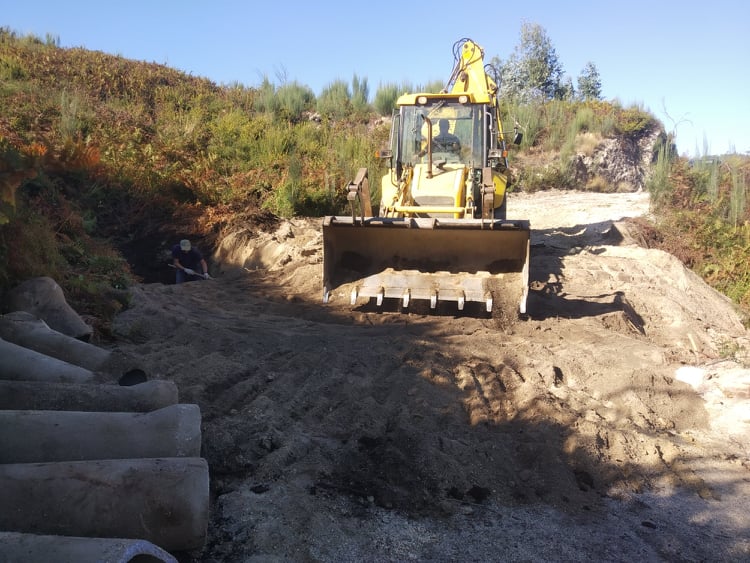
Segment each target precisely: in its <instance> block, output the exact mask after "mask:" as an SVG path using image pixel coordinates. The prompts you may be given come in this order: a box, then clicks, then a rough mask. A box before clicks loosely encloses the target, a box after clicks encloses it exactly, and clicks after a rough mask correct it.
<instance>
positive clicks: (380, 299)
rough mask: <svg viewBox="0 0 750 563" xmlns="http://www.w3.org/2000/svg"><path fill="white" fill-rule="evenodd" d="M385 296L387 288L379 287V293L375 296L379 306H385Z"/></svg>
mask: <svg viewBox="0 0 750 563" xmlns="http://www.w3.org/2000/svg"><path fill="white" fill-rule="evenodd" d="M383 297H385V289H383V288H382V287H381V288H380V289H378V294H377V295H376V296H375V298H376V299H377V303H378V307H382V306H383Z"/></svg>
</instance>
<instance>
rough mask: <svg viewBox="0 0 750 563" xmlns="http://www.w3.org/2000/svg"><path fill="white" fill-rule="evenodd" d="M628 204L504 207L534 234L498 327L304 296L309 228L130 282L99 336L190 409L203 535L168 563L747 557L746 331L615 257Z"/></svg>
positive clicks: (317, 246) (603, 200)
mask: <svg viewBox="0 0 750 563" xmlns="http://www.w3.org/2000/svg"><path fill="white" fill-rule="evenodd" d="M647 212H648V200H647V196H645V195H644V194H589V193H573V194H571V193H564V192H559V193H558V192H549V193H541V194H533V195H518V196H515V197H514V198H513V200H511V203H510V212H509V217H510V218H523V219H530V220H531V225H532V229H534V230H533V235H532V259H531V260H532V262H531V278H532V284H531V294H530V297H529V318H527V319H524V320H520V321H518V322H515V323H513V324H509V323H498V322H497V320H496V319H492V318H476V317H472V316H468V315H457V314H453V313H452V312H450V311H441V312H439V313H437V314H432V315H430V314H424V315H423V314H413V313H412V314H399V313H388V312H377V311H371V310H370V309H369V308H367V307H357V308H355V309H351V308H350V307H349V306H348V305H346V304H345V303H346V300H345V299H334V302H333V303H331V304H329V305H323V304H322V303H321V297H322V287H321V267H322V265H321V263H322V239H321V231H320V225H321V222H320V220H295V221H289V222H283V223H281V224H280V226H279V228H278V229H276V230H275V231H273V232H270V233H264V232H260V231H251V230H247V231H244V232H240V231H238V232H236V233H233V234H232V235H231V236H229V237H227V238H225V239H224V241H223V243H222V244H221V246H220V247H219V249H218V250H217V252H216V254H215V256H214V257H213V263H212V269H213V271H214V273H215V274H216V279H215V280H214V281H204V282H196V283H189V284H183V285H180V286H175V285H162V284H147V285H142V286H139V287H137V288H135V290H134V291H133V298H132V305H131V307H130V308H129V309H128V310H127V311H125V312H123V313H122V314H120V315H119V316H118V318H117V319H116V321H115V332H116V334H117V336H118V338H119V342H118V344H117V346H118V347H119V348H121V349H123V350H125V351H128V352H132V353H136V354H138V355H140V356H141V357H142V358H143V359H144V362H145V363H146V364H147V367H148V368H149V370H150V371H151V373H152V375H153V376H155V377H156V376H158V377H162V378H168V379H172V380H174V381H175V382H177V384H178V386H179V389H180V400H181V401H182V402H195V403H197V404H198V405H200V407H201V411H202V414H203V455H204V456H205V457H206V458H207V459H208V461H209V463H210V466H211V473H212V492H213V503H212V518H211V521H212V524H211V529H210V531H209V537H210V540H209V543H208V545H207V546H206V549H205V550H204V551H203V552H202V553H199V554H185V555H184V559H185V560H191V559H194V560H200V561H404V560H420V561H473V560H476V561H491V560H519V559H521V560H568V561H570V560H600V561H601V560H608V561H633V560H639V561H658V560H680V561H693V560H695V561H698V560H738V559H742V558H748V557H750V539H749V538H750V517H748V515H747V510H746V506H747V502H748V499H749V498H750V496H749V495H750V461H749V455H750V432H749V430H750V428H748V427H749V426H750V414H748V413H749V411H750V407H748V404H749V402H750V400H749V399H748V385H750V372H749V370H748V369H746V368H743V367H742V363H741V361H745V362H747V361H748V360H747V358H744V359H743V358H741V357H740V356H739V355H738V353H741V352H742V351H746V350H748V345H749V344H750V340H749V339H748V333H747V332H746V331H745V329H744V328H743V326H742V324H741V322H740V321H739V318H738V315H737V313H736V312H735V310H734V308H733V307H732V305H731V304H730V303H729V302H728V301H727V300H726V299H725V298H723V297H722V296H720V295H719V294H717V293H716V292H714V291H713V290H711V289H710V288H708V287H707V286H706V285H705V284H704V283H703V282H702V281H701V280H700V279H698V278H697V277H696V276H695V275H693V274H692V273H691V272H689V271H687V270H686V269H685V268H683V267H682V265H681V264H680V263H679V262H678V261H677V260H676V259H675V258H673V257H672V256H670V255H668V254H665V253H663V252H659V251H655V250H648V249H644V248H640V247H639V246H637V245H635V244H634V239H635V237H634V236H633V235H632V234H630V230H631V228H630V227H629V224H628V223H627V222H626V221H624V220H623V219H624V218H626V217H628V216H639V215H644V214H646V213H647ZM730 352H735V354H734V355H732V354H731V353H730ZM745 365H747V364H745ZM728 408H731V409H734V410H732V412H733V418H732V419H729V420H728V419H727V418H726V417H722V416H720V415H721V413H722V412H723V411H722V410H721V409H724V410H726V409H728Z"/></svg>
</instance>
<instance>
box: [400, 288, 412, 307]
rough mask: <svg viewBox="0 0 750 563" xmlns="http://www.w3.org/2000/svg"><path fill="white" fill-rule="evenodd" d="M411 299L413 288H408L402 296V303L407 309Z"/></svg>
mask: <svg viewBox="0 0 750 563" xmlns="http://www.w3.org/2000/svg"><path fill="white" fill-rule="evenodd" d="M409 299H411V290H409V289H406V290H405V291H404V294H403V295H402V296H401V305H402V306H403V307H404V309H406V308H407V307H408V306H409Z"/></svg>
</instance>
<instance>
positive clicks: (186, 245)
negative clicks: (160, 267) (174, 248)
mask: <svg viewBox="0 0 750 563" xmlns="http://www.w3.org/2000/svg"><path fill="white" fill-rule="evenodd" d="M180 248H181V249H182V250H184V251H185V252H189V251H190V249H191V248H192V246H191V245H190V241H189V240H187V239H182V240H181V241H180Z"/></svg>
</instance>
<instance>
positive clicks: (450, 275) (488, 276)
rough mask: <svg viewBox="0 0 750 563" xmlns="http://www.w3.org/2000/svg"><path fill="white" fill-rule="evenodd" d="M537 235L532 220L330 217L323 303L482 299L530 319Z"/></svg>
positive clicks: (325, 245) (434, 303)
mask: <svg viewBox="0 0 750 563" xmlns="http://www.w3.org/2000/svg"><path fill="white" fill-rule="evenodd" d="M529 237H530V228H529V222H528V221H500V220H496V221H486V220H485V221H483V220H481V219H439V218H426V219H385V218H369V219H365V220H364V221H361V220H359V219H357V220H353V219H352V218H351V217H326V218H325V219H324V221H323V301H324V302H326V303H328V302H329V301H331V300H336V299H339V298H341V296H342V295H343V296H344V297H348V298H349V301H350V303H351V304H352V305H355V304H356V302H357V299H359V298H375V299H376V300H377V304H378V305H382V303H383V300H384V299H399V300H401V302H402V306H403V307H408V305H409V302H410V301H411V300H414V299H426V300H429V302H430V307H431V308H433V309H434V308H435V307H436V306H437V303H438V302H439V301H455V302H456V303H457V305H458V309H459V310H463V308H464V304H465V303H466V302H467V301H468V302H472V301H475V302H480V303H484V304H485V306H486V310H487V312H492V310H493V306H494V307H495V310H497V306H498V304H502V305H501V306H502V307H503V308H504V309H506V308H507V309H516V308H517V311H518V313H521V314H524V313H525V312H526V298H527V296H528V285H529ZM506 312H507V311H506Z"/></svg>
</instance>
